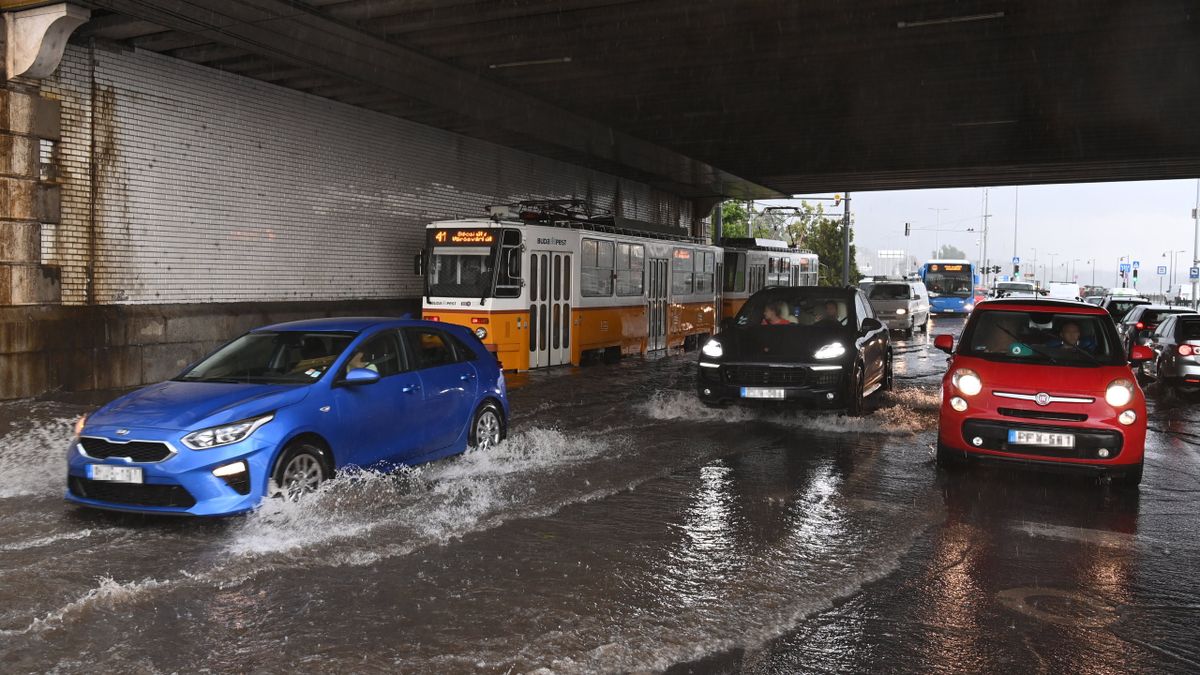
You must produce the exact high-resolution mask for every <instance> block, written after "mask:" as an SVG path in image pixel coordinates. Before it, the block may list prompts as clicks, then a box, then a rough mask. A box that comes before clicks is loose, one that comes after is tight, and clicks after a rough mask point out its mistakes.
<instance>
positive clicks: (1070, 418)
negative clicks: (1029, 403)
mask: <svg viewBox="0 0 1200 675" xmlns="http://www.w3.org/2000/svg"><path fill="white" fill-rule="evenodd" d="M999 412H1000V414H1001V415H1005V416H1006V417H1021V418H1024V419H1027V420H1053V421H1055V422H1086V421H1087V415H1084V414H1083V413H1065V412H1051V411H1049V410H1022V409H1020V408H1000V409H999Z"/></svg>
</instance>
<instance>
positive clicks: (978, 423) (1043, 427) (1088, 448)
mask: <svg viewBox="0 0 1200 675" xmlns="http://www.w3.org/2000/svg"><path fill="white" fill-rule="evenodd" d="M1009 429H1023V430H1028V431H1042V432H1046V433H1052V434H1074V435H1075V447H1073V448H1052V447H1045V446H1038V445H1012V446H1010V445H1009V444H1008V430H1009ZM962 433H963V438H965V439H966V441H967V444H968V445H969V446H970V447H974V448H981V449H983V450H999V451H1001V452H1015V453H1020V454H1022V455H1040V456H1042V457H1057V458H1064V459H1100V457H1099V456H1097V454H1096V451H1097V450H1099V449H1101V448H1104V449H1105V450H1108V453H1109V454H1108V457H1105V458H1104V459H1114V458H1116V457H1118V456H1119V455H1120V454H1121V448H1122V446H1123V445H1124V438H1123V437H1122V436H1121V434H1120V433H1118V432H1116V431H1108V430H1104V429H1080V428H1077V427H1063V426H1055V425H1050V424H1029V423H1027V422H995V421H991V420H967V421H965V422H963V426H962ZM976 437H978V438H980V439H982V440H983V443H982V444H980V445H975V444H974V443H972V440H973V439H974V438H976Z"/></svg>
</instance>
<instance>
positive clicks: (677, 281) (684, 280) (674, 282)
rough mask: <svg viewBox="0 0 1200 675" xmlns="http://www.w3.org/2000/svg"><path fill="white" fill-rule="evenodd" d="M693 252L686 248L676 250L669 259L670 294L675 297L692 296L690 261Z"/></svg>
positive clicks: (691, 263) (693, 254)
mask: <svg viewBox="0 0 1200 675" xmlns="http://www.w3.org/2000/svg"><path fill="white" fill-rule="evenodd" d="M694 257H695V252H694V251H692V250H691V249H687V248H677V249H675V252H674V254H673V255H672V257H671V292H672V293H674V294H675V295H691V294H692V272H693V268H692V265H693V264H694V263H693V262H692V259H693V258H694Z"/></svg>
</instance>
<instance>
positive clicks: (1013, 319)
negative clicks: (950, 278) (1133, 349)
mask: <svg viewBox="0 0 1200 675" xmlns="http://www.w3.org/2000/svg"><path fill="white" fill-rule="evenodd" d="M963 353H967V354H970V355H971V356H978V357H982V358H986V359H992V360H996V361H1010V362H1014V363H1036V364H1050V365H1064V366H1096V365H1119V364H1122V363H1124V362H1125V361H1124V353H1123V352H1122V350H1121V348H1120V346H1119V345H1118V342H1117V339H1116V332H1115V326H1113V323H1112V321H1111V320H1110V319H1109V318H1108V317H1106V316H1096V315H1090V314H1068V313H1056V312H1031V311H1016V310H1013V311H1010V310H990V311H986V312H983V313H981V314H980V315H979V316H978V317H977V319H976V320H975V321H974V322H973V324H972V325H971V326H970V327H969V328H968V330H967V335H966V336H965V338H964V340H963Z"/></svg>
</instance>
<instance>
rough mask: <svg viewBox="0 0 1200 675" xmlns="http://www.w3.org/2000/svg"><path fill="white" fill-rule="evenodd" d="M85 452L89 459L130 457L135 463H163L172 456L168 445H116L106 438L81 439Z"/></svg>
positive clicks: (151, 443) (152, 442) (130, 442)
mask: <svg viewBox="0 0 1200 675" xmlns="http://www.w3.org/2000/svg"><path fill="white" fill-rule="evenodd" d="M79 442H80V444H81V445H83V451H84V452H86V453H87V454H88V457H95V458H96V459H108V458H109V457H128V458H129V459H130V460H131V461H134V462H161V461H163V460H164V459H166V458H167V457H170V456H171V448H170V446H168V445H167V444H166V443H158V442H155V441H129V442H128V443H116V442H114V441H110V440H108V439H106V438H95V437H91V436H85V437H83V438H81V439H79Z"/></svg>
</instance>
